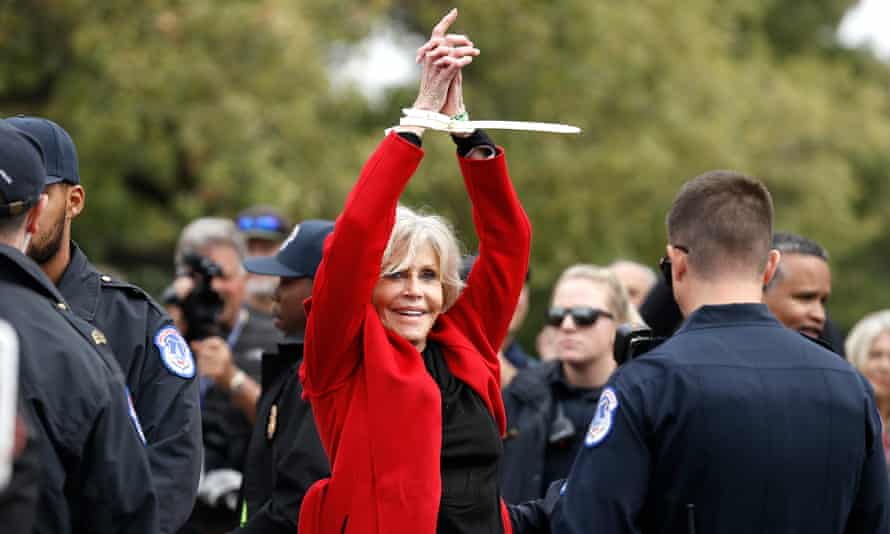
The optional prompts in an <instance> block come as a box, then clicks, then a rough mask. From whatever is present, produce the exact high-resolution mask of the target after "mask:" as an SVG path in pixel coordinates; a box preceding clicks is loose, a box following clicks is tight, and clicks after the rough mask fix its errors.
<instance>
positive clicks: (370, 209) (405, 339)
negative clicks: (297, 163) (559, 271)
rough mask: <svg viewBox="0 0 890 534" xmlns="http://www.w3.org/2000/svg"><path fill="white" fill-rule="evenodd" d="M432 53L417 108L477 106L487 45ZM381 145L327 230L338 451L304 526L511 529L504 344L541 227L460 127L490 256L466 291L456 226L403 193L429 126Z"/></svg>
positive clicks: (313, 314)
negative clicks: (500, 474)
mask: <svg viewBox="0 0 890 534" xmlns="http://www.w3.org/2000/svg"><path fill="white" fill-rule="evenodd" d="M456 16H457V13H456V10H455V11H452V12H451V13H449V14H448V15H446V17H445V18H444V19H443V20H442V21H441V22H440V23H439V24H438V25H437V26H436V29H434V31H433V35H432V38H431V40H430V41H429V42H428V43H427V45H425V46H424V47H422V48H421V49H420V50H419V53H418V58H419V61H420V62H421V63H422V66H423V73H422V79H421V87H420V93H419V95H418V97H417V100H416V101H415V103H414V108H417V109H422V110H428V111H433V112H439V113H443V114H447V115H450V116H453V115H456V114H459V113H461V112H462V111H463V102H462V97H461V74H460V72H461V69H462V68H463V67H464V66H466V65H467V64H469V63H470V62H471V60H472V58H473V57H474V56H475V55H477V54H478V50H476V49H475V48H473V44H472V43H471V42H470V41H469V40H468V39H467V38H466V37H464V36H460V35H446V32H447V28H448V26H450V24H451V23H452V22H453V21H454V19H455V17H456ZM394 130H395V131H394V132H391V133H390V134H389V135H388V136H387V137H386V139H385V140H384V141H383V142H382V143H381V144H380V146H379V147H378V148H377V151H376V152H374V154H373V155H372V156H371V158H370V159H369V160H368V162H367V163H366V164H365V167H364V168H363V169H362V172H361V175H360V176H359V179H358V182H357V183H356V184H355V186H354V187H353V190H352V192H351V193H350V195H349V197H348V198H347V200H346V205H345V207H344V209H343V212H342V213H341V215H340V216H339V218H338V219H337V222H336V226H335V229H334V231H333V234H332V235H331V236H330V237H329V238H328V242H327V243H326V247H325V251H324V259H323V261H322V263H321V265H320V266H319V269H318V272H317V274H316V278H315V286H314V289H313V294H312V299H311V302H310V303H308V304H307V309H308V310H309V314H308V323H307V328H306V344H305V360H304V365H303V367H302V368H301V372H302V373H303V376H302V381H303V386H304V389H305V394H306V396H307V397H308V399H309V401H310V402H311V405H312V410H313V413H314V415H315V418H316V421H317V423H318V430H319V434H320V436H321V439H322V443H323V444H324V447H325V449H326V452H327V453H328V456H329V458H330V460H331V466H332V474H331V477H330V478H327V479H324V480H321V481H319V482H318V483H316V484H315V485H313V486H312V488H310V490H309V491H308V493H307V494H306V497H305V500H304V501H303V504H302V507H301V510H300V528H299V531H300V533H301V534H310V533H313V534H314V533H342V532H346V533H349V532H357V533H362V534H366V533H387V534H389V533H396V532H415V533H420V534H433V533H436V532H439V533H445V532H447V533H480V534H481V533H485V534H489V533H501V532H505V533H507V532H511V526H510V522H509V519H508V518H507V516H506V508H505V506H504V505H503V502H502V500H501V499H500V497H499V493H498V488H497V469H498V464H499V461H500V456H501V453H502V444H501V435H502V433H503V431H504V428H505V426H504V411H503V404H502V401H501V394H500V388H499V382H498V381H499V368H498V358H497V354H496V351H497V348H498V347H499V346H500V344H501V341H502V339H503V337H504V335H505V334H506V331H507V326H508V323H509V321H510V313H509V311H508V310H512V309H513V307H514V306H515V304H516V301H517V299H518V296H519V292H520V290H521V289H522V285H523V281H524V277H525V273H526V269H527V258H528V255H529V242H530V237H531V229H530V226H529V222H528V219H527V217H526V215H525V213H524V211H523V209H522V206H521V205H520V203H519V200H518V198H517V197H516V193H515V192H514V190H513V187H512V186H511V184H510V178H509V176H508V174H507V167H506V164H505V160H504V154H503V151H502V150H501V149H499V148H497V147H495V145H494V144H493V143H492V142H491V140H490V139H489V138H488V137H487V136H485V135H484V134H483V133H482V132H476V133H475V134H473V135H471V136H469V137H466V138H459V139H455V141H456V143H457V146H458V148H457V151H458V160H459V164H460V169H461V172H462V173H463V176H464V181H465V183H466V187H467V192H468V194H469V197H470V200H471V201H472V204H473V219H474V221H475V224H476V231H477V234H478V236H479V241H480V257H479V260H478V261H477V263H476V265H475V267H474V268H473V270H472V272H471V273H470V276H469V278H468V280H467V282H466V287H464V288H463V291H461V282H460V278H459V275H458V266H459V263H460V252H459V248H458V244H457V241H456V239H455V237H454V235H453V233H452V231H451V229H450V228H449V226H448V225H447V224H446V223H445V222H444V221H443V220H442V219H440V218H438V217H434V216H427V215H421V214H418V213H416V212H413V211H411V210H409V209H407V208H402V207H397V202H398V199H399V196H400V194H401V193H402V190H403V189H404V187H405V186H406V185H407V183H408V180H409V179H410V178H411V176H412V174H414V171H415V169H416V168H417V166H418V165H419V163H420V160H421V159H422V157H423V151H422V150H421V149H420V148H419V145H420V137H421V134H422V133H423V130H422V129H420V128H413V127H397V128H395V129H394Z"/></svg>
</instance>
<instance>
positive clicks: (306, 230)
mask: <svg viewBox="0 0 890 534" xmlns="http://www.w3.org/2000/svg"><path fill="white" fill-rule="evenodd" d="M333 229H334V223H333V222H331V221H324V220H319V219H311V220H308V221H303V222H302V223H300V224H299V225H297V226H296V227H295V228H294V231H293V232H292V233H291V235H290V237H288V238H287V240H285V242H284V244H282V245H281V248H280V249H279V250H278V254H276V255H274V256H254V257H252V258H247V259H246V260H244V268H245V269H247V271H248V272H251V273H254V274H265V275H270V276H284V277H288V278H315V271H316V270H318V264H319V263H321V255H322V249H323V248H324V240H325V238H326V237H327V236H328V234H330V233H331V231H332V230H333Z"/></svg>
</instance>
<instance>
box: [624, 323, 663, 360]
mask: <svg viewBox="0 0 890 534" xmlns="http://www.w3.org/2000/svg"><path fill="white" fill-rule="evenodd" d="M666 339H667V338H666V337H660V336H656V335H653V333H652V330H651V329H649V328H648V327H645V326H640V325H631V324H622V325H619V326H618V328H617V329H616V331H615V345H614V354H615V361H616V362H618V365H623V364H625V363H627V362H629V361H631V360H632V359H634V358H636V357H638V356H641V355H643V354H645V353H647V352H649V351H650V350H652V349H654V348H655V347H657V346H659V345H661V344H662V343H663V342H664V340H666Z"/></svg>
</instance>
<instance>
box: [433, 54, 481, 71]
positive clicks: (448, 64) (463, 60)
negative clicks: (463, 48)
mask: <svg viewBox="0 0 890 534" xmlns="http://www.w3.org/2000/svg"><path fill="white" fill-rule="evenodd" d="M472 62H473V56H463V57H454V56H445V57H443V58H440V59H437V60H436V61H434V62H433V66H434V67H437V68H442V69H448V70H452V69H455V68H463V67H466V66H467V65H469V64H470V63H472Z"/></svg>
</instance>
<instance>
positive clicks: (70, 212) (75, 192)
mask: <svg viewBox="0 0 890 534" xmlns="http://www.w3.org/2000/svg"><path fill="white" fill-rule="evenodd" d="M85 202H86V192H85V191H84V190H83V186H81V185H71V186H69V187H68V192H67V198H66V207H65V209H66V215H67V216H68V218H69V219H73V218H75V217H77V216H78V215H80V212H82V211H83V207H84V203H85Z"/></svg>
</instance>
